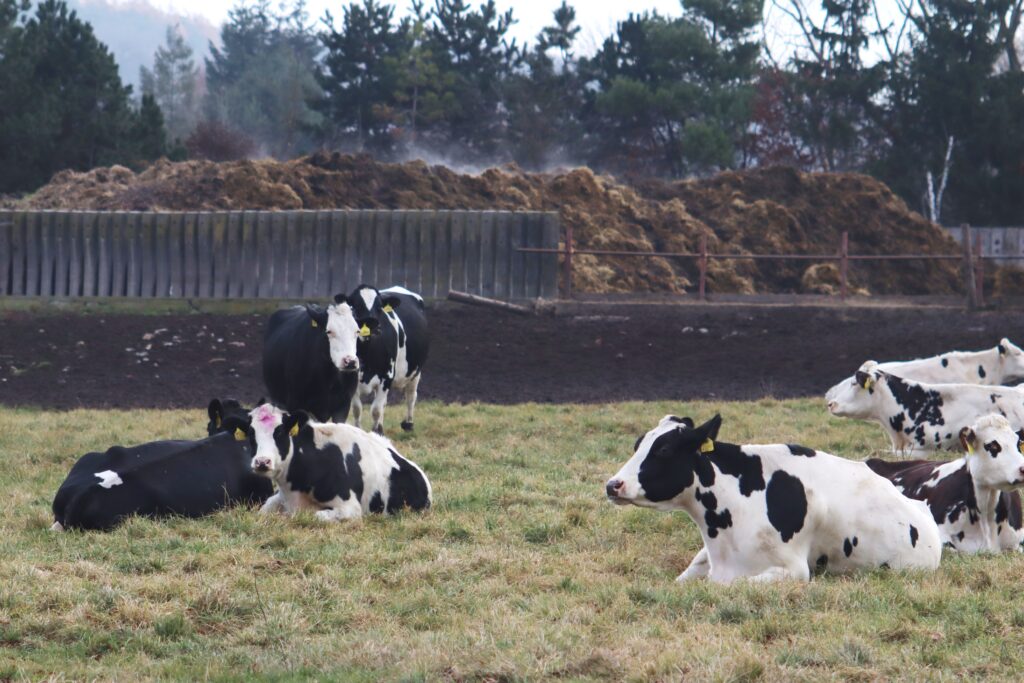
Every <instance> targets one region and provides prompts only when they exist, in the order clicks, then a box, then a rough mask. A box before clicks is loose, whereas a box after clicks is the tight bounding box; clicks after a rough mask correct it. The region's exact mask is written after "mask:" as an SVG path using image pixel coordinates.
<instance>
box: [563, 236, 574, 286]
mask: <svg viewBox="0 0 1024 683" xmlns="http://www.w3.org/2000/svg"><path fill="white" fill-rule="evenodd" d="M574 248H575V245H574V244H573V242H572V223H566V224H565V262H564V263H563V264H562V268H563V269H564V271H565V298H566V299H571V298H572V252H573V249H574Z"/></svg>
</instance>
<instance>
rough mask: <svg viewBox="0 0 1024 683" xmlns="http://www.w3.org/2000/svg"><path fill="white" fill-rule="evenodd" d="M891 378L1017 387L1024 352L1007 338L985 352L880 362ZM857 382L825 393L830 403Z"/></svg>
mask: <svg viewBox="0 0 1024 683" xmlns="http://www.w3.org/2000/svg"><path fill="white" fill-rule="evenodd" d="M878 369H879V370H883V371H885V372H888V373H889V374H891V375H896V376H897V377H902V378H904V379H911V380H914V381H916V382H928V383H929V384H986V385H993V386H995V385H999V384H1014V383H1015V382H1019V381H1021V379H1024V351H1022V350H1021V348H1020V347H1019V346H1017V345H1016V344H1014V343H1013V342H1011V341H1010V340H1009V339H1007V338H1006V337H1003V338H1002V339H1001V340H999V343H998V344H996V345H995V346H994V347H993V348H991V349H985V350H984V351H950V352H948V353H942V354H939V355H938V356H931V357H929V358H918V359H916V360H908V361H890V362H887V363H879V364H878ZM851 381H853V377H847V378H846V379H844V380H843V381H842V382H839V383H838V384H836V385H835V386H833V387H832V388H831V389H829V390H828V392H827V393H826V394H825V400H826V401H829V400H831V399H832V397H833V396H834V395H835V394H836V393H837V392H839V391H841V390H842V388H843V387H844V386H846V385H847V384H849V383H850V382H851Z"/></svg>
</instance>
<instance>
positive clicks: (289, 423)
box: [247, 403, 309, 479]
mask: <svg viewBox="0 0 1024 683" xmlns="http://www.w3.org/2000/svg"><path fill="white" fill-rule="evenodd" d="M249 418H250V421H249V429H248V432H247V435H248V438H249V439H250V440H251V443H252V446H253V451H254V453H255V455H253V457H252V462H251V464H250V466H251V467H252V471H253V472H255V473H256V474H261V475H263V476H265V477H270V478H271V479H273V478H275V477H277V476H279V475H280V474H282V473H283V472H284V470H285V469H286V467H287V463H288V458H290V457H291V456H292V452H293V445H292V439H294V438H295V437H296V436H298V434H299V432H300V431H301V430H302V429H303V428H304V427H306V425H307V424H308V423H309V416H308V415H306V413H304V412H302V411H298V412H295V413H285V412H284V411H282V410H281V409H280V408H277V407H275V406H272V405H270V404H269V403H265V404H263V405H260V406H257V407H256V408H254V409H253V410H252V412H250V413H249Z"/></svg>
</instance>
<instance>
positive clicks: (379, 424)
mask: <svg viewBox="0 0 1024 683" xmlns="http://www.w3.org/2000/svg"><path fill="white" fill-rule="evenodd" d="M387 404H388V390H387V389H384V388H383V387H380V388H378V389H377V393H376V394H374V396H373V403H372V404H371V405H370V415H371V416H372V417H373V431H374V432H376V433H377V434H380V435H381V436H383V435H384V408H385V407H386V406H387Z"/></svg>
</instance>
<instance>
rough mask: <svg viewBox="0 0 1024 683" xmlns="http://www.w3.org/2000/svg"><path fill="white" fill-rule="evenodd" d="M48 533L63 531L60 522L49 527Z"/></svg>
mask: <svg viewBox="0 0 1024 683" xmlns="http://www.w3.org/2000/svg"><path fill="white" fill-rule="evenodd" d="M50 531H64V525H63V524H61V523H60V522H54V523H53V525H52V526H51V527H50Z"/></svg>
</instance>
